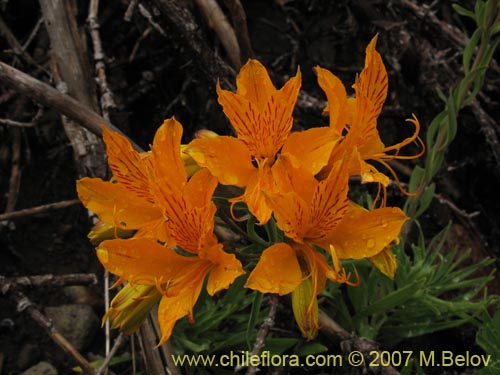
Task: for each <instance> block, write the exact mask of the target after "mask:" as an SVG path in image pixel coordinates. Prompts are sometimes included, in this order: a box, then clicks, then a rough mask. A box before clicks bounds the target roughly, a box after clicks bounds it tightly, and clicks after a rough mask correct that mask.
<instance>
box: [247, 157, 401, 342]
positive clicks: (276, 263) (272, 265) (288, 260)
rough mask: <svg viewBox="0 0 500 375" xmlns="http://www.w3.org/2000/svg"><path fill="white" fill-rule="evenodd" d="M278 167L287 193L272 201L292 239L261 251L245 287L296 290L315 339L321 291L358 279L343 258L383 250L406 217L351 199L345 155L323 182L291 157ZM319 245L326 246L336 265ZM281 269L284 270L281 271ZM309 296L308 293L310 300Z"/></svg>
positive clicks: (304, 324) (303, 324)
mask: <svg viewBox="0 0 500 375" xmlns="http://www.w3.org/2000/svg"><path fill="white" fill-rule="evenodd" d="M276 169H277V171H276V175H277V176H278V177H279V178H277V179H276V181H277V182H276V183H277V184H278V185H279V186H280V190H281V191H282V193H281V194H279V195H274V196H270V197H268V200H269V205H270V206H271V207H272V208H273V210H274V216H275V218H276V222H277V225H278V227H279V228H280V229H281V230H282V231H283V232H284V233H285V235H286V237H288V238H289V241H288V242H287V243H278V244H275V245H273V246H271V247H269V248H268V249H266V250H265V251H264V252H263V253H262V257H261V259H260V261H259V262H258V264H257V266H256V267H255V269H254V270H253V271H252V273H251V274H250V276H249V278H248V281H247V285H246V286H247V287H248V288H251V289H256V290H258V291H260V292H262V293H278V294H280V295H284V294H288V293H292V299H293V298H294V296H297V298H298V299H300V300H301V302H300V303H295V304H293V305H294V309H298V310H300V311H294V313H295V316H296V317H297V316H298V317H300V319H297V323H298V324H299V327H300V328H301V330H302V332H303V333H304V335H305V336H306V337H308V338H312V337H314V334H315V332H316V330H317V306H316V296H317V295H318V294H319V293H320V292H321V290H323V288H324V285H325V281H326V279H330V280H331V281H333V282H339V283H348V284H351V285H352V284H353V283H352V282H351V281H349V279H350V275H349V274H346V272H345V270H344V269H342V268H341V263H340V259H348V258H352V259H359V258H367V257H373V256H376V255H377V254H379V253H381V252H382V251H384V249H385V248H386V247H388V246H389V244H391V243H392V242H393V241H395V240H396V238H397V236H398V235H399V232H400V230H401V227H402V225H403V224H404V222H405V221H406V219H407V218H406V216H405V215H404V213H403V212H402V211H401V210H400V209H398V208H389V207H385V208H380V209H376V210H372V211H367V210H364V209H362V208H360V207H359V206H357V205H355V204H353V203H351V202H349V199H348V197H347V191H348V171H347V166H346V163H345V162H344V160H340V161H338V162H336V163H335V164H334V165H333V168H332V169H331V171H330V173H329V175H328V177H327V178H326V179H324V180H323V181H320V182H318V181H317V180H316V179H315V178H314V176H313V175H312V174H311V173H310V172H309V173H308V172H307V171H306V170H305V169H304V168H303V167H301V166H299V167H296V166H293V165H292V163H291V161H290V159H289V158H288V157H286V156H284V157H282V158H280V159H279V160H278V161H277V162H276ZM278 169H281V170H279V171H278ZM315 246H320V247H321V248H323V249H325V250H326V252H327V253H328V255H330V256H331V259H332V262H333V265H329V264H328V263H327V261H326V259H325V256H324V254H322V253H320V252H318V251H317V250H316V248H315ZM278 269H279V270H281V272H276V270H278ZM306 280H308V281H306ZM297 288H299V289H297ZM305 296H309V300H308V301H307V303H305V302H304V299H305ZM295 306H297V307H295Z"/></svg>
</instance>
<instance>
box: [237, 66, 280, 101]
mask: <svg viewBox="0 0 500 375" xmlns="http://www.w3.org/2000/svg"><path fill="white" fill-rule="evenodd" d="M236 87H237V91H236V94H237V95H240V96H242V97H243V98H245V99H247V100H248V101H249V102H251V103H253V104H255V105H256V106H257V108H258V109H260V110H262V109H264V107H265V106H266V104H267V102H268V101H269V98H270V97H271V95H272V94H273V93H274V92H275V91H276V88H275V87H274V85H273V83H272V81H271V78H270V77H269V74H268V73H267V70H266V68H265V67H264V65H262V64H261V63H260V62H259V61H257V60H253V59H251V60H249V61H248V62H247V63H246V64H245V65H243V67H242V68H241V70H240V73H239V74H238V77H237V78H236Z"/></svg>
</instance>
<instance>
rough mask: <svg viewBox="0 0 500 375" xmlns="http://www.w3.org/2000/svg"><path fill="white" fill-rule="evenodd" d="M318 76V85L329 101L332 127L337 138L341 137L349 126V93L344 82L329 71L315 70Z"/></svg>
mask: <svg viewBox="0 0 500 375" xmlns="http://www.w3.org/2000/svg"><path fill="white" fill-rule="evenodd" d="M314 72H315V73H316V75H317V76H318V84H319V86H320V87H321V88H322V89H323V91H324V92H325V94H326V98H327V100H328V112H329V114H330V127H331V128H332V129H333V130H334V132H335V133H336V135H337V136H341V135H342V132H343V130H344V128H345V126H346V125H347V111H346V108H347V93H346V90H345V87H344V84H343V83H342V81H341V80H340V79H339V78H338V77H337V76H335V75H334V74H333V73H331V72H330V71H329V70H327V69H323V68H320V67H319V66H317V67H315V68H314Z"/></svg>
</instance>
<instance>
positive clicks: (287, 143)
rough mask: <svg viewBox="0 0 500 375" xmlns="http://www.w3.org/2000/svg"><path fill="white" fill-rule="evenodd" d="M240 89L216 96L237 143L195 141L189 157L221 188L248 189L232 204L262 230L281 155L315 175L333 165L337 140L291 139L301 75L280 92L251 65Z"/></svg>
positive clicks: (312, 133) (318, 132)
mask: <svg viewBox="0 0 500 375" xmlns="http://www.w3.org/2000/svg"><path fill="white" fill-rule="evenodd" d="M236 83H237V91H236V93H233V92H230V91H226V90H222V89H221V88H220V86H217V93H218V95H219V103H220V104H221V105H222V107H223V109H224V113H225V114H226V116H227V117H228V118H229V120H230V121H231V124H232V125H233V127H234V129H235V131H236V134H237V138H234V137H227V136H220V137H215V138H211V139H196V140H194V141H192V142H191V143H190V147H189V148H188V150H187V152H188V153H189V155H191V156H192V157H193V159H194V160H195V161H196V162H197V163H198V164H199V165H200V166H202V167H207V168H208V169H209V170H210V172H211V173H212V174H213V175H214V176H216V177H217V178H218V179H219V182H220V183H222V184H224V185H235V186H239V187H246V189H245V192H244V194H243V195H242V196H240V197H237V198H234V199H232V200H231V201H232V202H233V203H234V202H239V201H244V202H245V203H246V204H247V205H248V208H249V210H250V212H252V214H253V215H254V216H255V217H256V218H257V219H258V220H259V222H260V224H264V223H266V222H267V221H268V220H269V218H270V217H271V214H272V210H271V208H270V207H269V206H268V205H267V203H266V199H265V198H264V196H263V191H267V193H268V194H270V193H272V188H273V182H272V174H273V172H272V169H273V166H274V164H275V162H276V160H277V158H278V154H279V153H280V152H281V153H282V154H283V153H289V154H291V155H293V156H295V157H296V162H298V161H300V162H301V163H302V164H304V165H305V166H306V167H307V169H308V170H310V171H311V172H312V173H313V174H315V173H317V172H319V171H320V169H321V168H322V167H323V166H324V165H325V164H326V163H327V162H328V156H329V154H330V152H331V149H332V148H333V146H334V145H335V143H336V142H337V140H338V136H336V135H335V134H334V133H333V132H332V131H331V129H330V128H328V127H324V128H314V129H310V130H307V131H304V132H301V133H293V134H292V135H290V136H289V133H290V130H291V128H292V122H293V118H292V112H293V108H294V106H295V102H296V100H297V96H298V93H299V89H300V84H301V74H300V71H298V72H297V75H296V76H295V77H292V78H291V79H290V80H289V81H288V82H287V83H286V84H285V85H284V86H283V87H282V88H281V89H280V90H277V89H276V88H275V87H274V85H273V83H272V82H271V79H270V78H269V75H268V73H267V71H266V69H265V68H264V66H262V64H261V63H259V62H258V61H256V60H250V61H249V62H248V63H247V64H246V65H245V66H243V67H242V69H241V71H240V73H239V75H238V78H237V82H236Z"/></svg>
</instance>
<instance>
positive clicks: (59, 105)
mask: <svg viewBox="0 0 500 375" xmlns="http://www.w3.org/2000/svg"><path fill="white" fill-rule="evenodd" d="M0 82H1V83H3V84H5V85H7V86H9V87H11V88H12V89H14V90H15V91H17V92H18V93H19V94H21V95H26V96H28V97H30V98H31V99H33V100H35V101H37V102H39V103H41V104H43V105H46V106H47V107H52V108H54V109H55V110H57V111H58V112H60V113H62V114H64V115H65V116H68V117H69V118H71V119H73V120H75V121H77V122H78V123H80V125H82V126H83V127H85V128H87V129H88V130H90V131H91V132H93V133H94V134H97V135H101V134H102V130H103V129H104V128H108V129H109V130H112V131H114V132H117V133H119V134H121V135H123V136H125V137H126V135H125V134H123V133H122V132H121V131H120V129H118V128H117V127H115V126H114V125H112V124H111V123H110V122H109V121H107V120H105V119H104V118H102V117H101V116H99V115H98V114H97V113H96V112H94V111H92V110H90V109H88V108H87V107H85V106H83V105H82V104H81V103H80V102H78V101H77V100H75V99H73V98H72V97H70V96H68V95H64V94H61V93H60V92H58V91H57V90H56V89H55V88H53V87H52V86H49V85H47V84H45V83H43V82H41V81H39V80H37V79H36V78H33V77H31V76H30V75H28V74H26V73H23V72H21V71H20V70H17V69H15V68H13V67H11V66H9V65H7V64H5V63H3V62H1V61H0ZM131 142H132V145H133V146H134V148H135V149H136V150H140V149H141V148H140V147H139V146H138V145H137V144H135V143H134V142H133V141H131Z"/></svg>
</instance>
